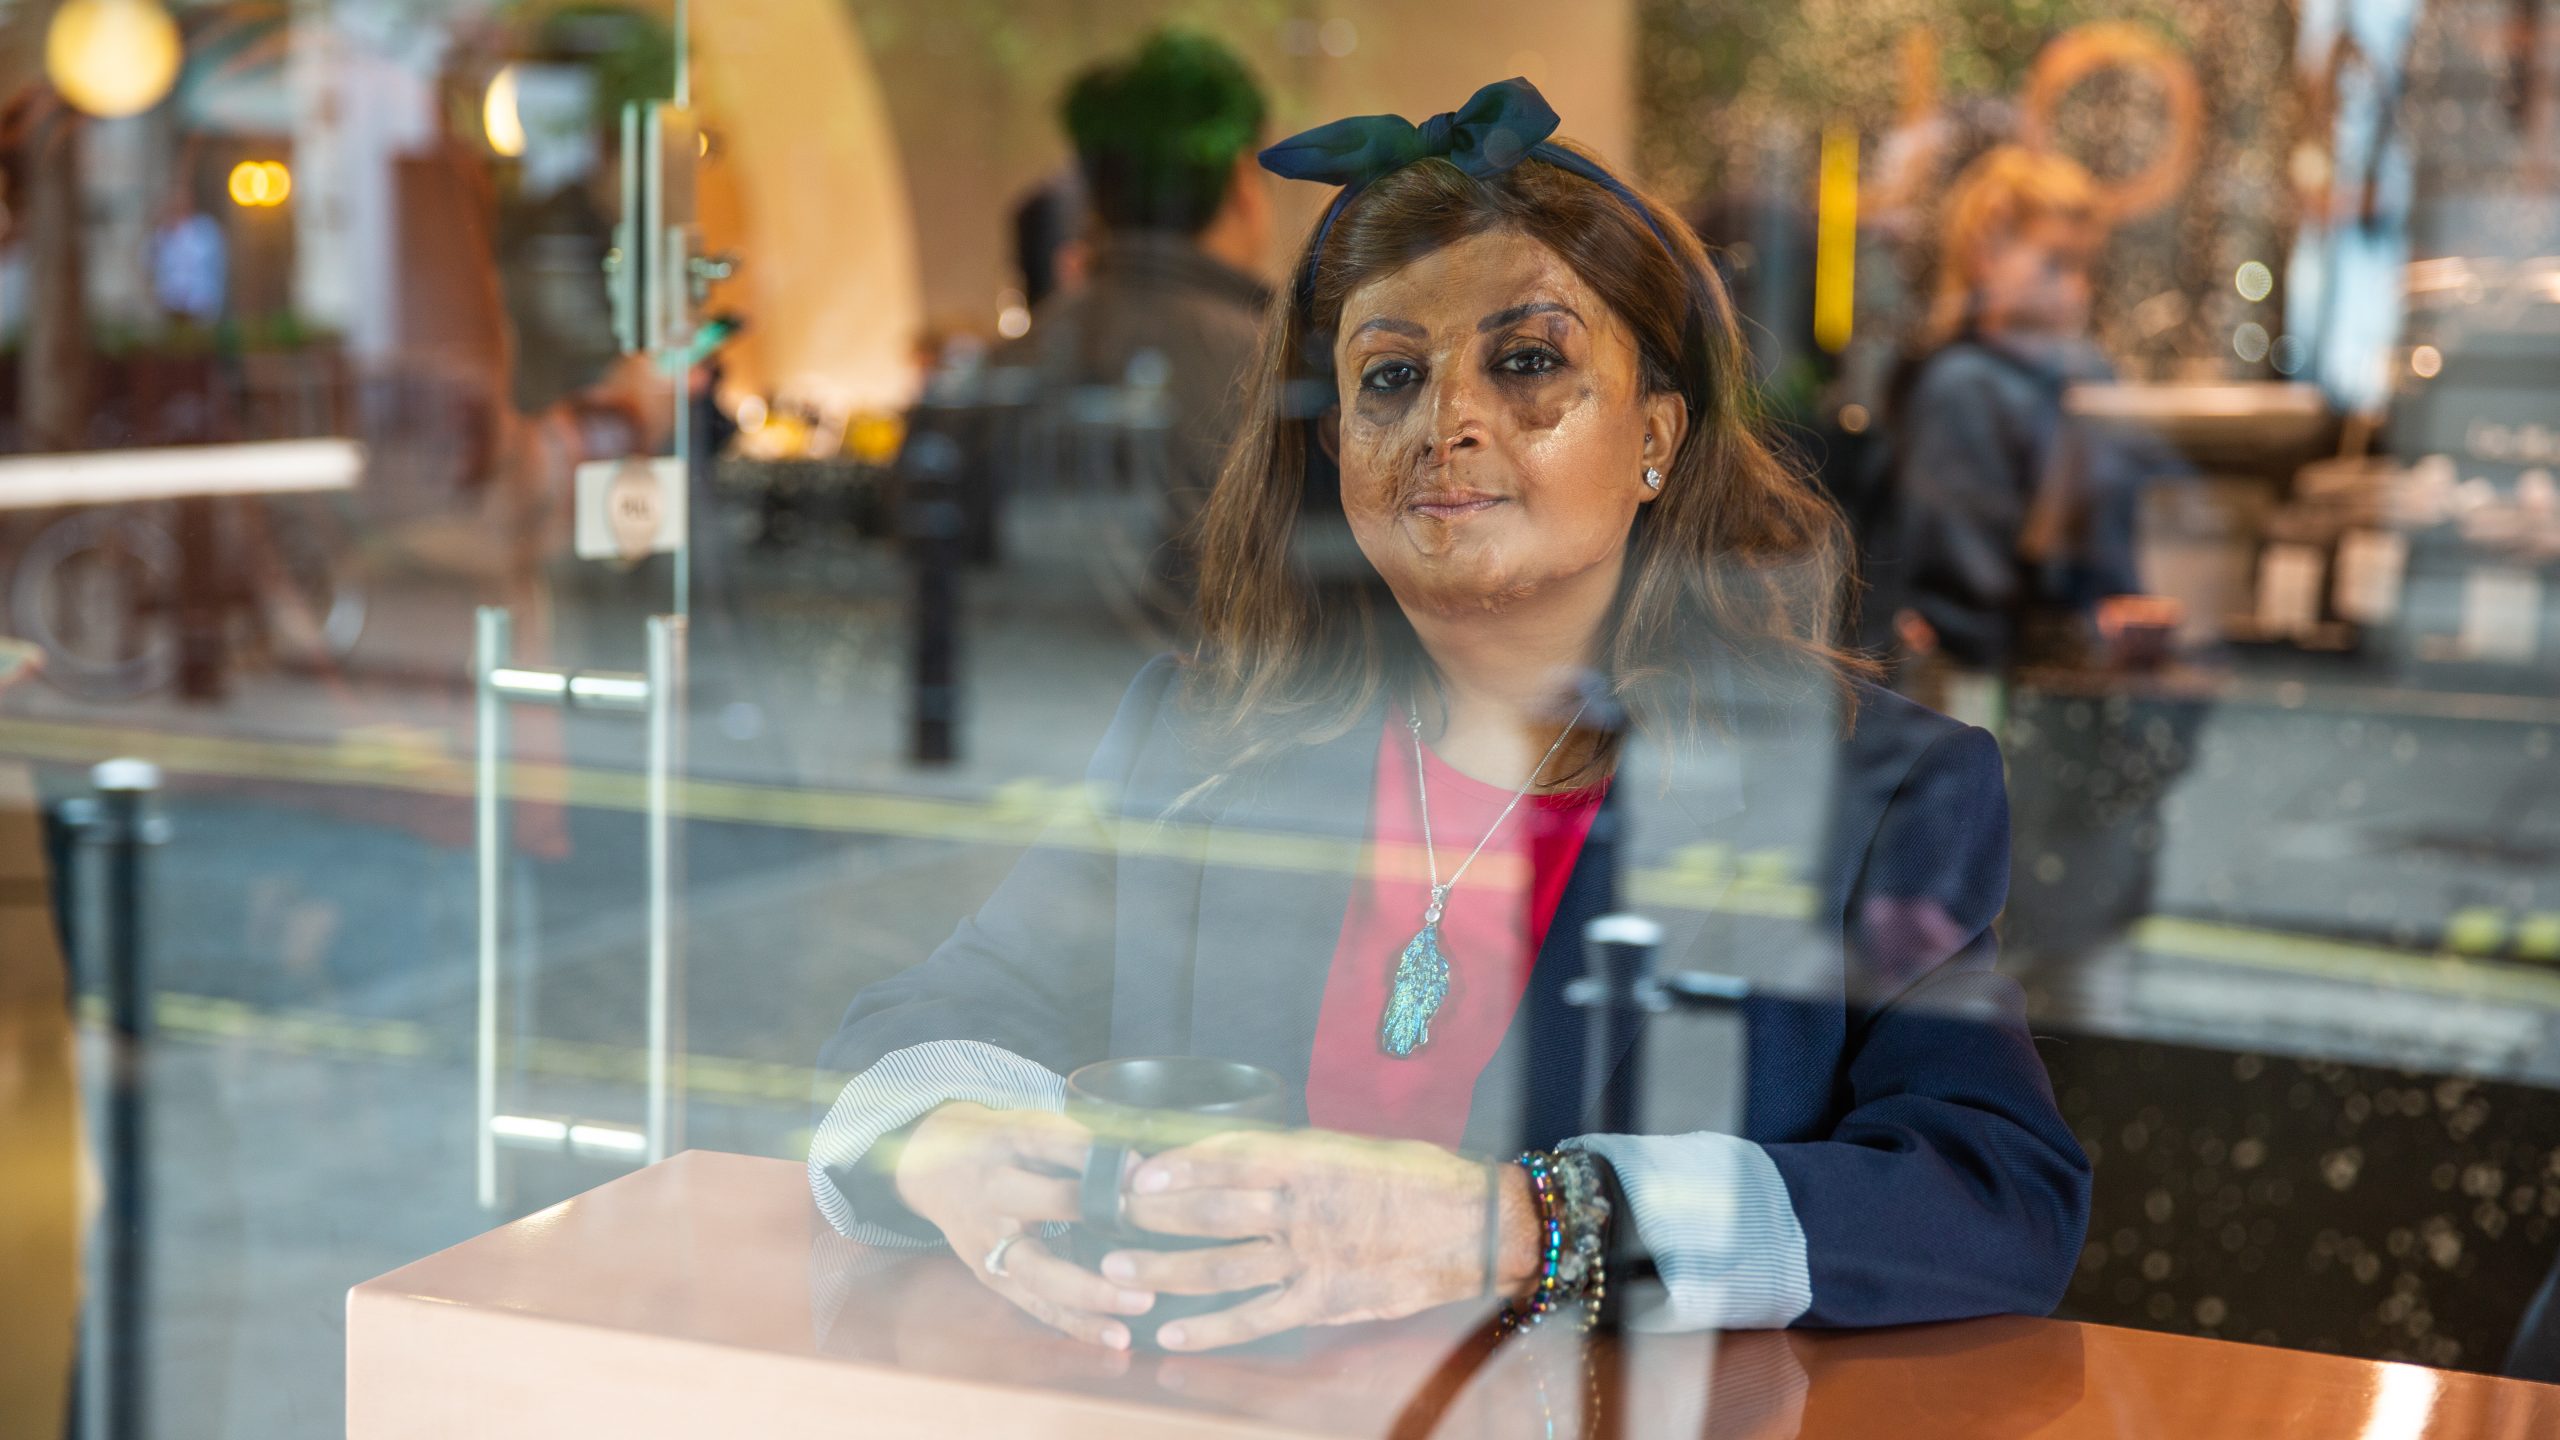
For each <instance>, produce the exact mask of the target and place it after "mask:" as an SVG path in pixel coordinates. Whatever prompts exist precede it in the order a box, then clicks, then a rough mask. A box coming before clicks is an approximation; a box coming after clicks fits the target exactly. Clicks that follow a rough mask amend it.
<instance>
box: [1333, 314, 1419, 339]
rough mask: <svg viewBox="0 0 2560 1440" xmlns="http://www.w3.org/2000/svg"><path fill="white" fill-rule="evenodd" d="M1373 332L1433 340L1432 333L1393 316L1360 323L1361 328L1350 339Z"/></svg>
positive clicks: (1352, 333)
mask: <svg viewBox="0 0 2560 1440" xmlns="http://www.w3.org/2000/svg"><path fill="white" fill-rule="evenodd" d="M1372 330H1385V331H1389V332H1392V333H1394V334H1397V335H1404V336H1408V337H1410V338H1412V339H1415V340H1428V339H1430V338H1431V332H1430V331H1428V330H1425V329H1423V328H1422V327H1421V326H1419V325H1416V324H1414V323H1413V322H1412V321H1410V320H1398V319H1396V318H1395V317H1393V316H1391V315H1379V316H1374V317H1372V318H1370V319H1368V320H1364V321H1362V322H1361V323H1360V328H1359V329H1357V330H1354V331H1352V332H1351V335H1350V338H1351V339H1354V340H1357V339H1359V338H1360V337H1361V336H1363V335H1366V334H1368V333H1369V332H1370V331H1372Z"/></svg>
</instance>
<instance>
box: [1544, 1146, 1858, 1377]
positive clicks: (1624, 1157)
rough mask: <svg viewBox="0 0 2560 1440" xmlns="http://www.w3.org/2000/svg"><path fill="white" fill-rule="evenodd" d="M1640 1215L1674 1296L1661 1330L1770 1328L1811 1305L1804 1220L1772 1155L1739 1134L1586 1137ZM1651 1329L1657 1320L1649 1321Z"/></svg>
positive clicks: (1640, 1232) (1647, 1243)
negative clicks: (1789, 1198)
mask: <svg viewBox="0 0 2560 1440" xmlns="http://www.w3.org/2000/svg"><path fill="white" fill-rule="evenodd" d="M1565 1145H1566V1146H1567V1147H1568V1148H1571V1149H1580V1150H1588V1151H1590V1152H1591V1153H1592V1154H1594V1155H1598V1156H1600V1157H1602V1158H1604V1159H1606V1160H1607V1161H1608V1162H1609V1164H1610V1166H1611V1167H1612V1168H1614V1169H1615V1170H1616V1171H1617V1172H1618V1186H1619V1188H1620V1189H1621V1190H1623V1191H1624V1192H1625V1193H1626V1197H1627V1207H1628V1208H1629V1209H1631V1210H1633V1211H1634V1212H1635V1216H1634V1219H1635V1225H1636V1237H1637V1238H1638V1239H1640V1240H1642V1241H1643V1242H1644V1248H1645V1250H1646V1251H1647V1253H1649V1254H1651V1255H1652V1256H1653V1263H1654V1268H1655V1269H1656V1270H1657V1271H1658V1272H1660V1274H1661V1277H1662V1284H1663V1288H1664V1290H1665V1291H1667V1292H1668V1296H1669V1313H1668V1314H1666V1315H1663V1316H1661V1317H1659V1320H1658V1322H1657V1323H1659V1325H1660V1327H1661V1328H1666V1329H1674V1330H1705V1329H1716V1330H1762V1329H1776V1328H1779V1327H1781V1326H1785V1325H1789V1324H1792V1323H1794V1321H1795V1318H1796V1317H1797V1316H1799V1315H1802V1314H1803V1313H1804V1312H1805V1311H1806V1310H1807V1309H1810V1308H1811V1307H1812V1305H1813V1273H1812V1271H1811V1269H1810V1268H1809V1267H1808V1266H1807V1263H1806V1261H1805V1249H1804V1227H1803V1226H1802V1225H1800V1224H1798V1223H1797V1221H1796V1210H1795V1205H1794V1204H1793V1202H1791V1201H1790V1200H1788V1198H1787V1182H1786V1180H1785V1178H1784V1177H1782V1176H1780V1175H1779V1174H1778V1165H1777V1162H1776V1161H1774V1160H1771V1159H1770V1158H1769V1152H1768V1151H1766V1150H1763V1149H1761V1148H1760V1147H1759V1146H1757V1145H1754V1144H1752V1143H1751V1142H1750V1141H1748V1140H1745V1139H1742V1138H1741V1137H1739V1136H1735V1135H1724V1134H1718V1133H1716V1132H1714V1131H1710V1130H1701V1131H1698V1132H1696V1133H1695V1134H1689V1135H1584V1136H1580V1137H1577V1138H1575V1139H1572V1140H1568V1141H1566V1142H1565ZM1648 1328H1651V1327H1648Z"/></svg>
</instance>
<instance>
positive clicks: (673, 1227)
mask: <svg viewBox="0 0 2560 1440" xmlns="http://www.w3.org/2000/svg"><path fill="white" fill-rule="evenodd" d="M1476 1318H1477V1317H1475V1316H1471V1315H1466V1314H1459V1313H1455V1311H1454V1310H1452V1311H1442V1312H1435V1313H1434V1314H1432V1315H1428V1316H1418V1317H1415V1318H1414V1319H1412V1320H1409V1321H1403V1322H1398V1323H1395V1324H1392V1325H1381V1326H1365V1327H1354V1328H1347V1329H1342V1330H1332V1331H1324V1332H1319V1333H1316V1334H1312V1335H1310V1336H1307V1337H1304V1338H1300V1339H1294V1340H1289V1341H1284V1342H1280V1343H1279V1346H1278V1350H1277V1352H1276V1353H1269V1354H1253V1355H1187V1356H1166V1355H1150V1354H1140V1355H1134V1356H1133V1355H1122V1354H1118V1353H1116V1352H1109V1351H1102V1350H1097V1349H1093V1348H1091V1347H1088V1346H1083V1345H1079V1344H1075V1343H1073V1342H1070V1341H1067V1340H1065V1339H1063V1338H1061V1337H1058V1336H1055V1335H1052V1334H1050V1333H1048V1332H1046V1331H1044V1330H1042V1329H1041V1328H1039V1327H1038V1326H1036V1325H1034V1324H1032V1323H1031V1322H1030V1321H1029V1320H1028V1319H1025V1318H1024V1317H1022V1316H1020V1315H1019V1314H1017V1313H1016V1312H1015V1311H1014V1310H1013V1308H1012V1307H1011V1306H1010V1305H1008V1304H1006V1303H1005V1302H1004V1301H1002V1300H1001V1299H998V1298H997V1297H996V1296H994V1295H993V1294H992V1293H990V1292H988V1291H987V1290H985V1289H984V1288H983V1287H981V1286H980V1285H979V1284H978V1283H977V1282H976V1281H975V1280H974V1279H973V1278H971V1277H970V1276H969V1274H968V1273H967V1272H966V1271H965V1270H963V1269H961V1268H960V1267H959V1266H958V1265H957V1264H955V1263H954V1262H953V1261H952V1260H951V1259H950V1258H949V1257H948V1256H943V1255H930V1256H921V1257H901V1256H893V1255H890V1254H888V1253H886V1252H880V1251H870V1250H864V1249H862V1248H861V1247H858V1246H854V1245H851V1244H849V1243H847V1242H845V1241H843V1240H841V1239H839V1238H837V1237H836V1236H835V1235H834V1234H833V1233H832V1232H830V1231H828V1230H827V1228H826V1226H825V1224H824V1222H823V1221H820V1220H819V1219H818V1218H817V1214H816V1209H815V1207H814V1206H813V1205H812V1204H811V1203H810V1200H809V1196H808V1190H807V1180H806V1172H805V1171H804V1170H803V1169H802V1167H800V1166H799V1165H797V1164H794V1163H791V1162H789V1161H782V1160H767V1159H753V1158H749V1157H746V1156H738V1155H721V1154H715V1153H711V1152H707V1151H693V1152H689V1153H687V1154H683V1155H679V1156H677V1157H675V1158H674V1159H671V1160H668V1161H666V1162H665V1163H664V1164H660V1165H656V1166H652V1167H650V1168H649V1169H647V1170H643V1171H641V1172H639V1173H637V1174H634V1175H630V1176H626V1177H624V1178H622V1179H620V1180H616V1181H614V1182H613V1183H611V1184H608V1185H604V1186H601V1187H599V1188H598V1189H595V1190H593V1191H590V1192H588V1193H587V1194H585V1195H581V1196H579V1197H577V1198H576V1199H573V1200H569V1201H565V1202H563V1203H561V1204H559V1205H555V1206H553V1207H551V1208H550V1209H548V1210H544V1211H541V1212H539V1213H537V1214H533V1215H529V1216H527V1217H525V1218H524V1219H522V1220H519V1221H516V1222H515V1223H513V1224H511V1225H506V1226H502V1227H500V1228H499V1229H496V1230H493V1231H491V1232H489V1233H488V1234H486V1235H482V1236H479V1237H478V1238H476V1239H473V1240H470V1241H467V1242H465V1243H463V1244H461V1245H457V1246H455V1247H454V1248H452V1249H450V1250H447V1251H444V1252H443V1253H441V1254H438V1255H432V1256H429V1257H428V1258H426V1259H424V1260H420V1261H418V1262H417V1263H415V1264H413V1265H408V1266H404V1267H402V1268H401V1269H398V1270H395V1271H393V1272H391V1273H390V1274H388V1275H385V1276H383V1277H381V1278H380V1279H377V1280H372V1281H368V1282H366V1283H365V1284H362V1285H359V1286H357V1287H356V1288H355V1289H354V1290H353V1291H351V1292H349V1294H348V1296H347V1433H348V1434H349V1435H350V1436H351V1437H354V1440H412V1437H464V1436H468V1437H472V1440H511V1437H519V1436H522V1437H533V1436H542V1437H554V1436H567V1435H598V1436H610V1437H613V1440H644V1437H653V1436H665V1435H723V1436H725V1435H774V1436H780V1435H797V1434H841V1435H862V1436H866V1437H869V1436H897V1435H930V1436H933V1437H936V1440H956V1437H963V1436H976V1435H1002V1436H1016V1435H1055V1436H1068V1435H1097V1436H1101V1435H1107V1436H1111V1437H1115V1440H1120V1437H1131V1440H1134V1437H1144V1436H1159V1435H1161V1436H1177V1435H1210V1436H1263V1437H1278V1436H1310V1435H1326V1436H1334V1435H1389V1434H1401V1435H1421V1434H1432V1435H1444V1436H1460V1435H1466V1436H1473V1435H1524V1436H1528V1435H1541V1434H1544V1433H1545V1427H1546V1423H1547V1419H1548V1417H1549V1416H1551V1415H1553V1416H1559V1417H1561V1418H1560V1420H1559V1423H1558V1430H1557V1433H1560V1434H1570V1433H1572V1430H1571V1428H1570V1426H1571V1419H1572V1415H1573V1407H1574V1405H1575V1403H1576V1399H1577V1397H1578V1395H1579V1394H1580V1393H1581V1388H1580V1387H1581V1384H1582V1379H1583V1375H1584V1373H1585V1372H1584V1369H1583V1366H1582V1365H1581V1363H1580V1360H1579V1357H1578V1356H1577V1354H1576V1353H1575V1350H1574V1344H1573V1341H1572V1337H1571V1336H1570V1335H1569V1334H1568V1333H1567V1332H1566V1331H1565V1330H1563V1329H1562V1328H1561V1327H1558V1328H1557V1329H1556V1330H1555V1331H1554V1332H1553V1333H1552V1334H1548V1335H1543V1336H1540V1337H1537V1340H1538V1343H1537V1344H1535V1345H1531V1346H1527V1347H1520V1346H1507V1347H1505V1348H1504V1349H1503V1350H1501V1351H1499V1352H1496V1356H1495V1359H1494V1360H1493V1361H1492V1362H1491V1363H1489V1364H1486V1365H1484V1366H1483V1367H1481V1368H1480V1369H1477V1370H1475V1371H1474V1372H1473V1373H1472V1374H1469V1375H1467V1376H1465V1377H1464V1379H1463V1383H1462V1384H1461V1383H1460V1382H1459V1381H1458V1380H1457V1379H1455V1378H1453V1372H1452V1370H1451V1369H1450V1367H1449V1363H1448V1357H1449V1356H1450V1355H1451V1354H1452V1353H1454V1352H1456V1351H1458V1350H1459V1349H1461V1348H1462V1346H1463V1344H1464V1339H1465V1336H1466V1335H1467V1334H1468V1333H1469V1331H1470V1330H1471V1329H1472V1327H1473V1325H1474V1322H1475V1319H1476ZM1623 1376H1624V1380H1623V1388H1622V1389H1621V1390H1619V1391H1618V1392H1616V1393H1619V1394H1620V1395H1622V1396H1623V1397H1624V1400H1625V1403H1624V1404H1623V1405H1622V1407H1621V1409H1622V1412H1623V1413H1624V1414H1625V1415H1626V1417H1627V1419H1628V1422H1629V1423H1628V1424H1627V1426H1626V1429H1625V1431H1624V1433H1626V1434H1628V1435H1630V1436H1641V1435H1656V1434H1665V1435H1670V1434H1677V1435H1687V1436H1694V1435H1698V1434H1700V1433H1702V1426H1703V1433H1706V1434H1710V1435H1713V1436H1716V1437H1719V1440H1721V1437H1736V1440H1745V1437H1748V1440H1758V1437H1773V1440H1774V1437H1782V1436H1810V1437H1828V1436H1870V1435H1895V1436H1913V1437H1930V1436H1946V1437H1951V1440H1952V1437H1964V1440H1993V1437H1999V1436H2028V1435H2035V1436H2052V1437H2068V1436H2091V1437H2098V1436H2106V1437H2120V1440H2142V1437H2161V1440H2215V1437H2220V1436H2231V1437H2235V1440H2238V1437H2247V1440H2262V1437H2268V1436H2306V1437H2311V1436H2316V1437H2327V1436H2341V1437H2367V1440H2385V1437H2387V1440H2431V1437H2455V1436H2460V1437H2464V1440H2504V1437H2514V1440H2526V1437H2547V1436H2553V1435H2560V1387H2549V1386H2541V1385H2530V1384H2524V1383H2521V1382H2516V1381H2505V1380H2494V1379H2489V1378H2486V1377H2482V1376H2477V1375H2466V1374H2456V1373H2452V1372H2446V1371H2437V1370H2429V1369H2425V1368H2423V1367H2419V1366H2412V1365H2386V1364H2374V1363H2370V1362H2366V1361H2359V1360H2345V1359H2340V1358H2337V1357H2335V1356H2322V1355H2309V1354H2303V1353H2300V1352H2296V1351H2288V1350H2275V1349H2268V1348H2264V1347H2260V1346H2249V1345H2235V1344H2226V1343H2223V1342H2219V1341H2212V1340H2197V1339H2189V1338H2184V1337H2179V1336H2171V1335H2157V1334H2150V1333H2147V1332H2142V1331H2134V1330H2118V1329H2113V1328H2110V1327H2106V1326H2097V1325H2075V1324H2070V1323H2066V1322H2062V1321H2052V1320H2022V1319H1999V1320H1978V1321H1969V1322H1965V1323H1962V1324H1954V1325H1936V1326H1922V1327H1915V1328H1911V1329H1905V1330H1894V1331H1876V1332H1868V1333H1863V1334H1829V1335H1819V1334H1803V1333H1795V1332H1789V1333H1785V1334H1778V1333H1753V1334H1736V1335H1727V1336H1723V1337H1721V1338H1716V1337H1707V1336H1647V1337H1639V1338H1637V1339H1636V1340H1634V1341H1632V1342H1631V1343H1630V1344H1629V1346H1628V1348H1627V1351H1626V1354H1625V1356H1624V1370H1623ZM1435 1377H1438V1378H1437V1379H1436V1380H1435ZM1710 1377H1711V1378H1710ZM1426 1392H1428V1393H1427V1394H1426ZM1449 1392H1454V1393H1449ZM1417 1397H1422V1398H1417ZM1702 1411H1703V1412H1704V1413H1703V1415H1702V1414H1701V1412H1702Z"/></svg>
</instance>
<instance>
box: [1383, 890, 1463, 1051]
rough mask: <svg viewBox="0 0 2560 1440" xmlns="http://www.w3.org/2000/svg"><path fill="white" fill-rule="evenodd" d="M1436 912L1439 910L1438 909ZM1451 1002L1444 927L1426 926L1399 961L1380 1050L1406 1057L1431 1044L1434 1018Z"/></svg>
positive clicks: (1388, 1000) (1436, 922) (1408, 945)
mask: <svg viewBox="0 0 2560 1440" xmlns="http://www.w3.org/2000/svg"><path fill="white" fill-rule="evenodd" d="M1435 908H1436V907H1435ZM1448 998H1449V957H1447V956H1445V955H1443V954H1441V953H1440V924H1439V922H1438V921H1437V920H1434V921H1431V922H1429V923H1427V924H1425V925H1424V926H1423V927H1422V929H1421V930H1420V931H1419V932H1417V933H1416V934H1415V935H1414V937H1413V939H1412V940H1411V941H1410V942H1409V943H1407V944H1406V946H1405V947H1404V955H1403V957H1402V958H1401V959H1399V960H1397V961H1396V980H1395V988H1394V989H1392V990H1390V991H1389V992H1387V1013H1386V1014H1385V1015H1383V1016H1381V1017H1380V1018H1379V1020H1378V1048H1380V1049H1382V1050H1384V1051H1386V1052H1387V1053H1388V1054H1390V1055H1394V1056H1397V1057H1403V1056H1406V1055H1410V1054H1412V1053H1413V1052H1414V1051H1416V1050H1419V1049H1421V1048H1422V1047H1423V1046H1424V1045H1426V1044H1428V1043H1430V1040H1431V1017H1432V1016H1434V1015H1437V1014H1439V1013H1440V1002H1441V1001H1443V1000H1446V999H1448Z"/></svg>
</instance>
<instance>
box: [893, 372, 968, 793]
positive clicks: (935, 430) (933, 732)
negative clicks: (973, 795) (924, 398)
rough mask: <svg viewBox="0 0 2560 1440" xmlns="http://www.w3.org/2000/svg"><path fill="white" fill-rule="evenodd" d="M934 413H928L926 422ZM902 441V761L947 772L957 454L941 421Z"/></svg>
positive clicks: (956, 736) (951, 746) (955, 702)
mask: <svg viewBox="0 0 2560 1440" xmlns="http://www.w3.org/2000/svg"><path fill="white" fill-rule="evenodd" d="M932 413H933V412H930V411H928V412H926V414H927V415H928V417H932ZM926 423H927V425H928V426H930V427H932V428H928V429H926V430H924V431H923V433H921V434H918V435H916V436H914V437H912V438H911V439H909V440H908V442H907V447H906V452H905V454H904V455H902V456H901V457H900V461H899V469H900V471H901V472H902V474H901V479H902V480H903V481H904V482H905V487H906V492H907V493H906V494H905V495H904V496H903V497H902V500H901V509H902V510H903V511H904V514H903V515H902V516H901V517H900V522H901V528H902V529H903V530H904V532H905V535H906V539H907V546H908V555H909V557H910V559H911V561H912V563H913V564H914V566H915V586H916V588H915V656H914V662H915V710H914V712H913V715H912V717H911V722H910V723H911V725H912V729H911V730H910V731H909V741H908V754H909V756H910V757H911V758H912V759H913V760H914V761H915V762H916V763H917V764H919V765H948V764H950V763H951V762H952V761H953V760H955V759H957V758H959V753H960V565H961V553H960V546H961V539H962V533H963V531H964V530H965V529H966V527H967V518H966V516H965V515H964V514H963V512H962V509H961V504H960V483H959V482H960V476H959V470H960V447H959V444H958V442H956V441H955V440H953V439H952V437H951V436H950V435H949V434H947V433H945V430H944V428H943V427H945V426H947V425H948V424H949V423H950V422H949V418H948V416H947V415H944V416H941V417H935V418H928V419H927V422H926Z"/></svg>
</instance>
